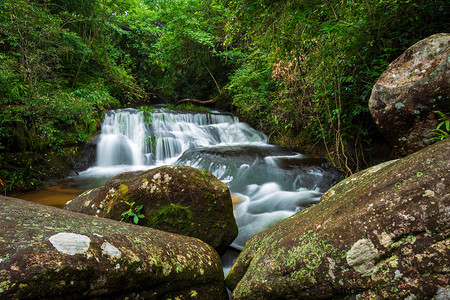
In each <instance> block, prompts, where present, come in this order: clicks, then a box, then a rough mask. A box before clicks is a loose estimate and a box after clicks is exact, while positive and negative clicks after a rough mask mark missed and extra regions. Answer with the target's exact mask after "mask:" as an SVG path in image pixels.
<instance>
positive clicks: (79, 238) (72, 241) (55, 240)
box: [48, 232, 91, 255]
mask: <svg viewBox="0 0 450 300" xmlns="http://www.w3.org/2000/svg"><path fill="white" fill-rule="evenodd" d="M48 240H49V241H50V243H51V244H52V245H53V247H55V248H56V249H57V250H58V251H59V252H62V253H65V254H69V255H75V254H81V253H84V252H86V251H87V250H88V249H89V245H90V243H91V239H90V238H89V237H87V236H85V235H81V234H76V233H70V232H61V233H57V234H55V235H52V236H51V237H50V238H49V239H48Z"/></svg>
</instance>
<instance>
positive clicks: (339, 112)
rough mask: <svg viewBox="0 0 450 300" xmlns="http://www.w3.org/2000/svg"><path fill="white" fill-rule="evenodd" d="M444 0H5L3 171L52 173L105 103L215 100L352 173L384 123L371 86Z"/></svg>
mask: <svg viewBox="0 0 450 300" xmlns="http://www.w3.org/2000/svg"><path fill="white" fill-rule="evenodd" d="M449 8H450V7H449V4H448V1H447V0H358V1H355V0H339V1H337V0H317V1H312V0H302V1H292V0H281V1H273V0H252V1H250V0H234V1H229V0H143V1H138V0H70V1H69V0H3V1H2V2H1V3H0V108H1V110H0V166H1V168H0V185H3V186H4V187H6V189H8V190H17V189H20V188H27V187H31V186H33V185H38V184H39V183H40V182H41V181H42V180H45V179H46V178H48V175H49V167H48V166H44V165H45V164H44V163H43V162H44V161H45V156H46V155H47V154H49V155H50V153H53V154H56V155H60V156H61V157H63V158H67V157H69V158H70V156H71V155H72V154H73V153H74V152H76V146H77V145H82V144H83V143H85V142H87V141H89V139H91V138H92V136H93V134H94V133H95V132H96V130H98V128H97V126H98V122H99V120H100V119H101V116H102V112H103V111H104V110H107V109H112V108H119V107H126V106H139V105H152V104H156V103H178V102H179V101H183V100H185V99H190V100H189V101H190V102H195V101H208V100H209V101H208V102H207V103H209V105H215V107H217V108H221V109H227V110H230V111H233V112H235V113H237V114H238V115H239V116H240V117H241V118H243V120H245V121H246V122H248V123H250V124H251V125H253V126H256V127H257V128H259V129H261V130H263V131H264V132H266V133H267V134H268V135H269V136H270V139H271V141H272V142H276V143H279V144H282V145H288V146H293V147H302V148H303V149H307V150H310V151H316V152H321V153H324V154H326V155H327V156H328V157H329V160H330V161H331V162H332V163H333V164H334V165H335V166H336V167H337V168H338V169H340V170H342V171H343V172H345V173H346V174H350V173H352V172H354V171H357V170H359V169H362V168H364V167H366V163H367V161H369V160H370V155H371V150H372V148H373V145H374V144H375V143H377V142H379V141H380V140H382V137H381V136H380V134H379V133H378V131H377V129H376V128H375V126H374V124H373V121H372V118H371V116H370V113H369V111H368V106H367V103H368V99H369V96H370V92H371V88H372V86H373V84H374V83H375V81H376V80H377V78H378V76H379V75H380V74H381V73H382V72H383V71H384V70H385V69H386V67H387V66H388V64H389V63H390V62H391V61H392V60H394V59H395V58H396V57H397V56H398V55H400V54H401V53H402V52H403V51H404V50H405V49H406V48H408V47H409V46H411V45H412V44H413V43H415V42H417V41H418V40H420V39H422V38H424V37H427V36H429V35H431V34H433V33H437V32H448V31H449V29H450V26H449V20H450V18H449V15H448V13H449V11H450V9H449Z"/></svg>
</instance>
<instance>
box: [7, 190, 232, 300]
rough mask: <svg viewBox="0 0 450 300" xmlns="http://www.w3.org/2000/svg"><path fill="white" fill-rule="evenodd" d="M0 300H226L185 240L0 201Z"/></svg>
mask: <svg viewBox="0 0 450 300" xmlns="http://www.w3.org/2000/svg"><path fill="white" fill-rule="evenodd" d="M0 228H1V229H2V230H1V231H0V298H1V299H30V298H32V299H79V298H85V299H97V298H102V299H126V298H128V299H166V298H172V299H177V297H179V299H214V300H215V299H226V294H225V295H224V293H223V292H224V285H223V272H222V266H221V262H220V258H219V257H218V255H217V253H216V251H214V249H213V248H211V247H209V246H208V245H206V244H205V243H203V242H201V241H199V240H197V239H194V238H190V237H185V236H181V235H177V234H172V233H168V232H163V231H159V230H155V229H152V228H143V227H141V226H135V225H131V224H127V223H119V222H117V221H113V220H108V219H104V218H96V217H93V216H88V215H83V214H78V213H74V212H70V211H67V210H62V209H58V208H54V207H50V206H43V205H40V204H36V203H31V202H27V201H23V200H19V199H14V198H7V197H1V196H0Z"/></svg>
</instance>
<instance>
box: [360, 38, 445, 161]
mask: <svg viewBox="0 0 450 300" xmlns="http://www.w3.org/2000/svg"><path fill="white" fill-rule="evenodd" d="M449 46H450V34H449V33H439V34H434V35H432V36H430V37H428V38H426V39H423V40H421V41H419V42H417V43H416V44H414V45H413V46H411V47H410V48H409V49H407V50H406V51H405V52H404V53H403V54H402V55H401V56H399V57H398V58H397V59H396V60H394V61H393V62H392V63H391V64H390V65H389V67H388V68H387V70H386V71H385V72H384V73H383V74H382V75H381V76H380V78H379V79H378V81H377V82H376V84H375V85H374V87H373V89H372V94H371V96H370V99H369V108H370V112H371V114H372V117H373V119H374V121H375V123H376V124H377V126H378V128H379V129H380V131H381V132H382V133H383V135H384V136H385V137H386V138H387V139H388V140H389V142H390V143H391V144H392V145H393V146H394V148H395V149H396V150H397V152H398V153H399V154H400V155H402V156H404V155H408V154H411V153H414V152H416V151H419V150H420V149H423V148H424V147H426V146H428V145H430V144H431V143H432V140H431V141H430V138H431V137H432V136H433V135H432V134H431V135H430V133H431V131H432V130H433V129H435V128H436V126H437V125H438V123H439V118H440V116H439V114H437V113H435V111H440V112H442V113H444V114H447V115H448V114H449V113H450V67H449V53H450V47H449Z"/></svg>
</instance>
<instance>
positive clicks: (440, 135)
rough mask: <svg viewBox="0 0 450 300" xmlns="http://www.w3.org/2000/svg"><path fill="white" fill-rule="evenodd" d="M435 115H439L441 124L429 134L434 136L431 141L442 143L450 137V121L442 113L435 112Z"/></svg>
mask: <svg viewBox="0 0 450 300" xmlns="http://www.w3.org/2000/svg"><path fill="white" fill-rule="evenodd" d="M434 113H436V114H438V115H439V121H440V123H439V124H438V125H437V127H436V128H435V129H433V130H432V131H431V132H430V133H429V134H434V137H432V138H430V139H429V140H430V141H431V140H439V141H442V140H443V139H446V138H448V137H449V135H450V119H449V117H447V116H446V115H445V114H443V113H442V112H440V111H435V112H434Z"/></svg>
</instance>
